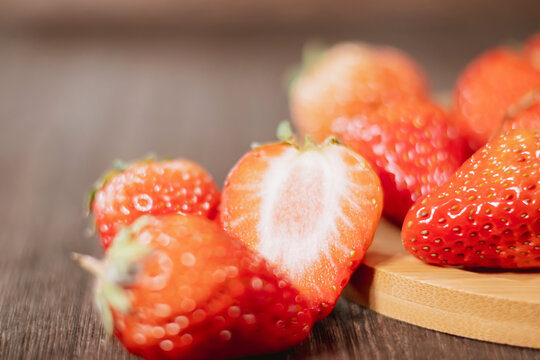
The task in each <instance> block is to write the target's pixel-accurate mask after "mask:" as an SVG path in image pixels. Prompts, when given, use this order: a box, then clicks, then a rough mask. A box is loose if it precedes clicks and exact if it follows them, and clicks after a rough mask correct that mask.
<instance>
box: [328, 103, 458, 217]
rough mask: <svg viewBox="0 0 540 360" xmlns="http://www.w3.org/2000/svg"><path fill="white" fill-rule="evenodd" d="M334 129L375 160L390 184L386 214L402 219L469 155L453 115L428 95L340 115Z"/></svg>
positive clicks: (386, 188) (385, 184) (383, 180)
mask: <svg viewBox="0 0 540 360" xmlns="http://www.w3.org/2000/svg"><path fill="white" fill-rule="evenodd" d="M332 132H333V133H334V134H336V135H337V136H338V137H339V138H340V139H341V140H343V141H344V142H345V143H347V144H348V145H350V146H351V147H352V148H353V149H354V150H355V151H356V152H358V153H359V154H360V155H362V156H364V157H365V158H366V159H367V160H368V161H369V162H370V163H371V165H372V166H373V168H374V169H375V171H376V172H377V174H378V175H379V177H380V179H381V183H382V187H383V190H384V210H383V211H384V214H385V216H386V217H388V218H390V219H392V220H393V221H395V222H396V223H399V224H401V222H402V221H403V218H404V217H405V214H406V213H407V211H408V210H409V208H410V207H411V206H412V204H414V202H415V201H416V200H417V199H418V198H419V197H420V196H421V195H424V194H427V193H429V192H430V191H432V190H433V189H434V188H436V187H437V186H439V185H442V184H443V183H444V182H446V180H448V179H449V178H450V176H451V175H452V174H453V173H454V171H455V170H456V169H457V168H458V167H459V165H461V163H462V161H463V160H464V158H463V152H462V151H461V150H462V148H463V147H464V144H463V141H461V142H460V140H459V138H458V137H457V136H456V134H455V133H453V132H452V130H451V129H450V128H449V127H448V116H447V115H446V114H445V112H444V111H443V110H442V109H440V108H439V107H438V106H436V105H434V104H431V103H429V102H427V101H422V100H416V99H410V100H407V101H403V102H401V103H398V104H394V105H388V106H380V107H378V108H376V109H374V110H372V111H368V112H366V113H364V114H361V115H357V116H354V117H342V118H338V119H336V121H335V122H334V124H333V126H332Z"/></svg>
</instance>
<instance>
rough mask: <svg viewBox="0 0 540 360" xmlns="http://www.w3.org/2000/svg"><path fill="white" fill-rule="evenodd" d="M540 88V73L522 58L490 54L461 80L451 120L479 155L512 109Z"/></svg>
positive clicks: (508, 53)
mask: <svg viewBox="0 0 540 360" xmlns="http://www.w3.org/2000/svg"><path fill="white" fill-rule="evenodd" d="M539 86H540V72H539V71H538V70H536V69H535V68H534V67H533V66H532V65H531V64H530V63H529V62H527V61H525V60H524V58H523V56H521V54H517V53H514V52H512V51H510V50H508V49H505V48H496V49H492V50H489V51H487V52H485V53H484V54H482V55H480V56H479V57H478V58H476V59H475V60H473V61H472V62H471V63H470V64H469V65H468V66H467V67H466V68H465V70H464V71H463V72H462V74H461V75H460V76H459V79H458V81H457V85H456V88H455V91H454V106H453V113H452V117H451V119H452V120H453V122H454V126H455V127H456V128H457V129H458V130H459V131H460V133H461V134H463V135H464V136H465V137H467V139H468V142H469V147H470V148H471V150H472V151H475V150H477V149H478V148H479V147H481V146H482V145H484V144H485V143H486V142H487V141H488V140H489V139H490V137H491V136H492V134H493V133H494V132H495V131H497V130H498V129H499V128H500V126H501V124H502V122H503V120H504V117H505V115H506V112H507V110H508V108H509V107H510V106H511V105H513V104H515V103H517V102H518V101H519V100H520V99H521V98H522V97H523V96H525V94H527V93H528V92H530V91H532V90H534V89H535V88H537V87H539Z"/></svg>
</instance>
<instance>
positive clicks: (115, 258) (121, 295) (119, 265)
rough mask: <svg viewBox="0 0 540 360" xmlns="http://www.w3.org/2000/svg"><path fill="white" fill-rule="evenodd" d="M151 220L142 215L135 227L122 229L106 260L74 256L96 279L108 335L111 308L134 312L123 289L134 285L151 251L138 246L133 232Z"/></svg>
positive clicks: (102, 316) (111, 324) (99, 308)
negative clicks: (143, 262)
mask: <svg viewBox="0 0 540 360" xmlns="http://www.w3.org/2000/svg"><path fill="white" fill-rule="evenodd" d="M149 221H150V218H149V217H148V216H142V217H140V218H139V219H138V220H136V221H135V222H134V223H133V225H131V226H126V227H124V228H122V230H120V231H119V232H118V234H117V235H116V237H115V238H114V241H113V243H112V244H111V247H110V248H109V250H108V251H107V254H106V255H105V259H103V260H98V259H96V258H93V257H91V256H88V255H81V254H77V253H73V254H72V258H73V259H74V260H75V261H76V262H77V263H78V264H79V265H80V266H81V267H82V268H83V269H85V270H87V271H88V272H90V273H91V274H93V275H94V276H96V283H95V286H94V301H95V304H96V306H97V308H98V310H99V312H100V314H101V319H102V322H103V327H104V328H105V332H106V333H107V335H111V334H112V331H113V316H112V312H111V308H113V309H115V310H116V311H119V312H123V313H126V312H129V311H130V310H131V303H130V301H129V299H128V297H127V295H126V292H125V291H124V288H123V286H127V285H130V284H133V282H134V281H135V278H136V276H137V273H138V270H139V266H138V264H139V263H140V261H141V260H142V259H143V258H145V257H146V256H148V255H149V254H150V248H149V247H148V246H144V245H142V244H139V243H138V242H137V240H136V238H135V236H134V232H136V231H139V230H140V229H141V228H142V227H144V226H145V225H146V224H147V223H148V222H149Z"/></svg>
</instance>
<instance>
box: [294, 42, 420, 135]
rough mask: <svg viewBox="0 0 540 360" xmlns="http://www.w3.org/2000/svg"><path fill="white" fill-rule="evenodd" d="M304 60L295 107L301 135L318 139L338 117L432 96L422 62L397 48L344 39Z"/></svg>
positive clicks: (296, 120) (295, 116)
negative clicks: (317, 54) (428, 89)
mask: <svg viewBox="0 0 540 360" xmlns="http://www.w3.org/2000/svg"><path fill="white" fill-rule="evenodd" d="M305 62H307V64H306V65H305V66H304V69H303V70H302V71H301V72H300V74H299V75H298V76H297V78H296V79H295V80H294V82H293V83H292V86H291V90H290V106H291V112H292V116H293V120H294V122H295V125H296V126H297V128H298V130H299V131H300V133H301V134H302V135H305V134H309V135H311V136H313V138H314V139H315V140H316V141H318V142H321V141H323V140H324V139H325V138H326V137H328V136H329V135H330V134H331V124H332V122H333V121H334V120H335V119H336V118H339V117H343V116H349V117H352V116H356V115H358V114H362V113H364V112H366V111H369V110H371V109H373V108H376V107H378V106H380V105H381V104H383V105H386V104H392V103H395V102H397V101H401V100H403V99H407V98H410V97H419V98H423V97H426V96H427V84H426V80H425V78H424V75H423V73H422V71H421V70H420V68H419V66H418V65H417V64H416V63H415V62H414V61H413V60H412V59H411V58H410V57H409V56H408V55H406V54H404V53H403V52H401V51H399V50H397V49H394V48H390V47H377V46H372V45H368V44H363V43H340V44H337V45H334V46H333V47H331V48H330V49H328V50H327V51H324V52H322V53H320V54H319V56H318V57H316V59H315V60H313V56H311V57H308V61H305Z"/></svg>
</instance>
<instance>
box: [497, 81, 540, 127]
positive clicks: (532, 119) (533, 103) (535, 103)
mask: <svg viewBox="0 0 540 360" xmlns="http://www.w3.org/2000/svg"><path fill="white" fill-rule="evenodd" d="M523 128H525V129H527V128H528V129H538V128H540V88H538V89H535V90H533V91H531V92H529V93H527V94H526V95H525V96H524V97H523V98H522V99H521V100H520V101H519V102H518V103H517V104H514V105H513V106H511V107H510V108H509V109H508V111H507V113H506V118H505V121H504V122H503V124H502V127H501V132H505V131H509V130H512V129H523Z"/></svg>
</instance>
